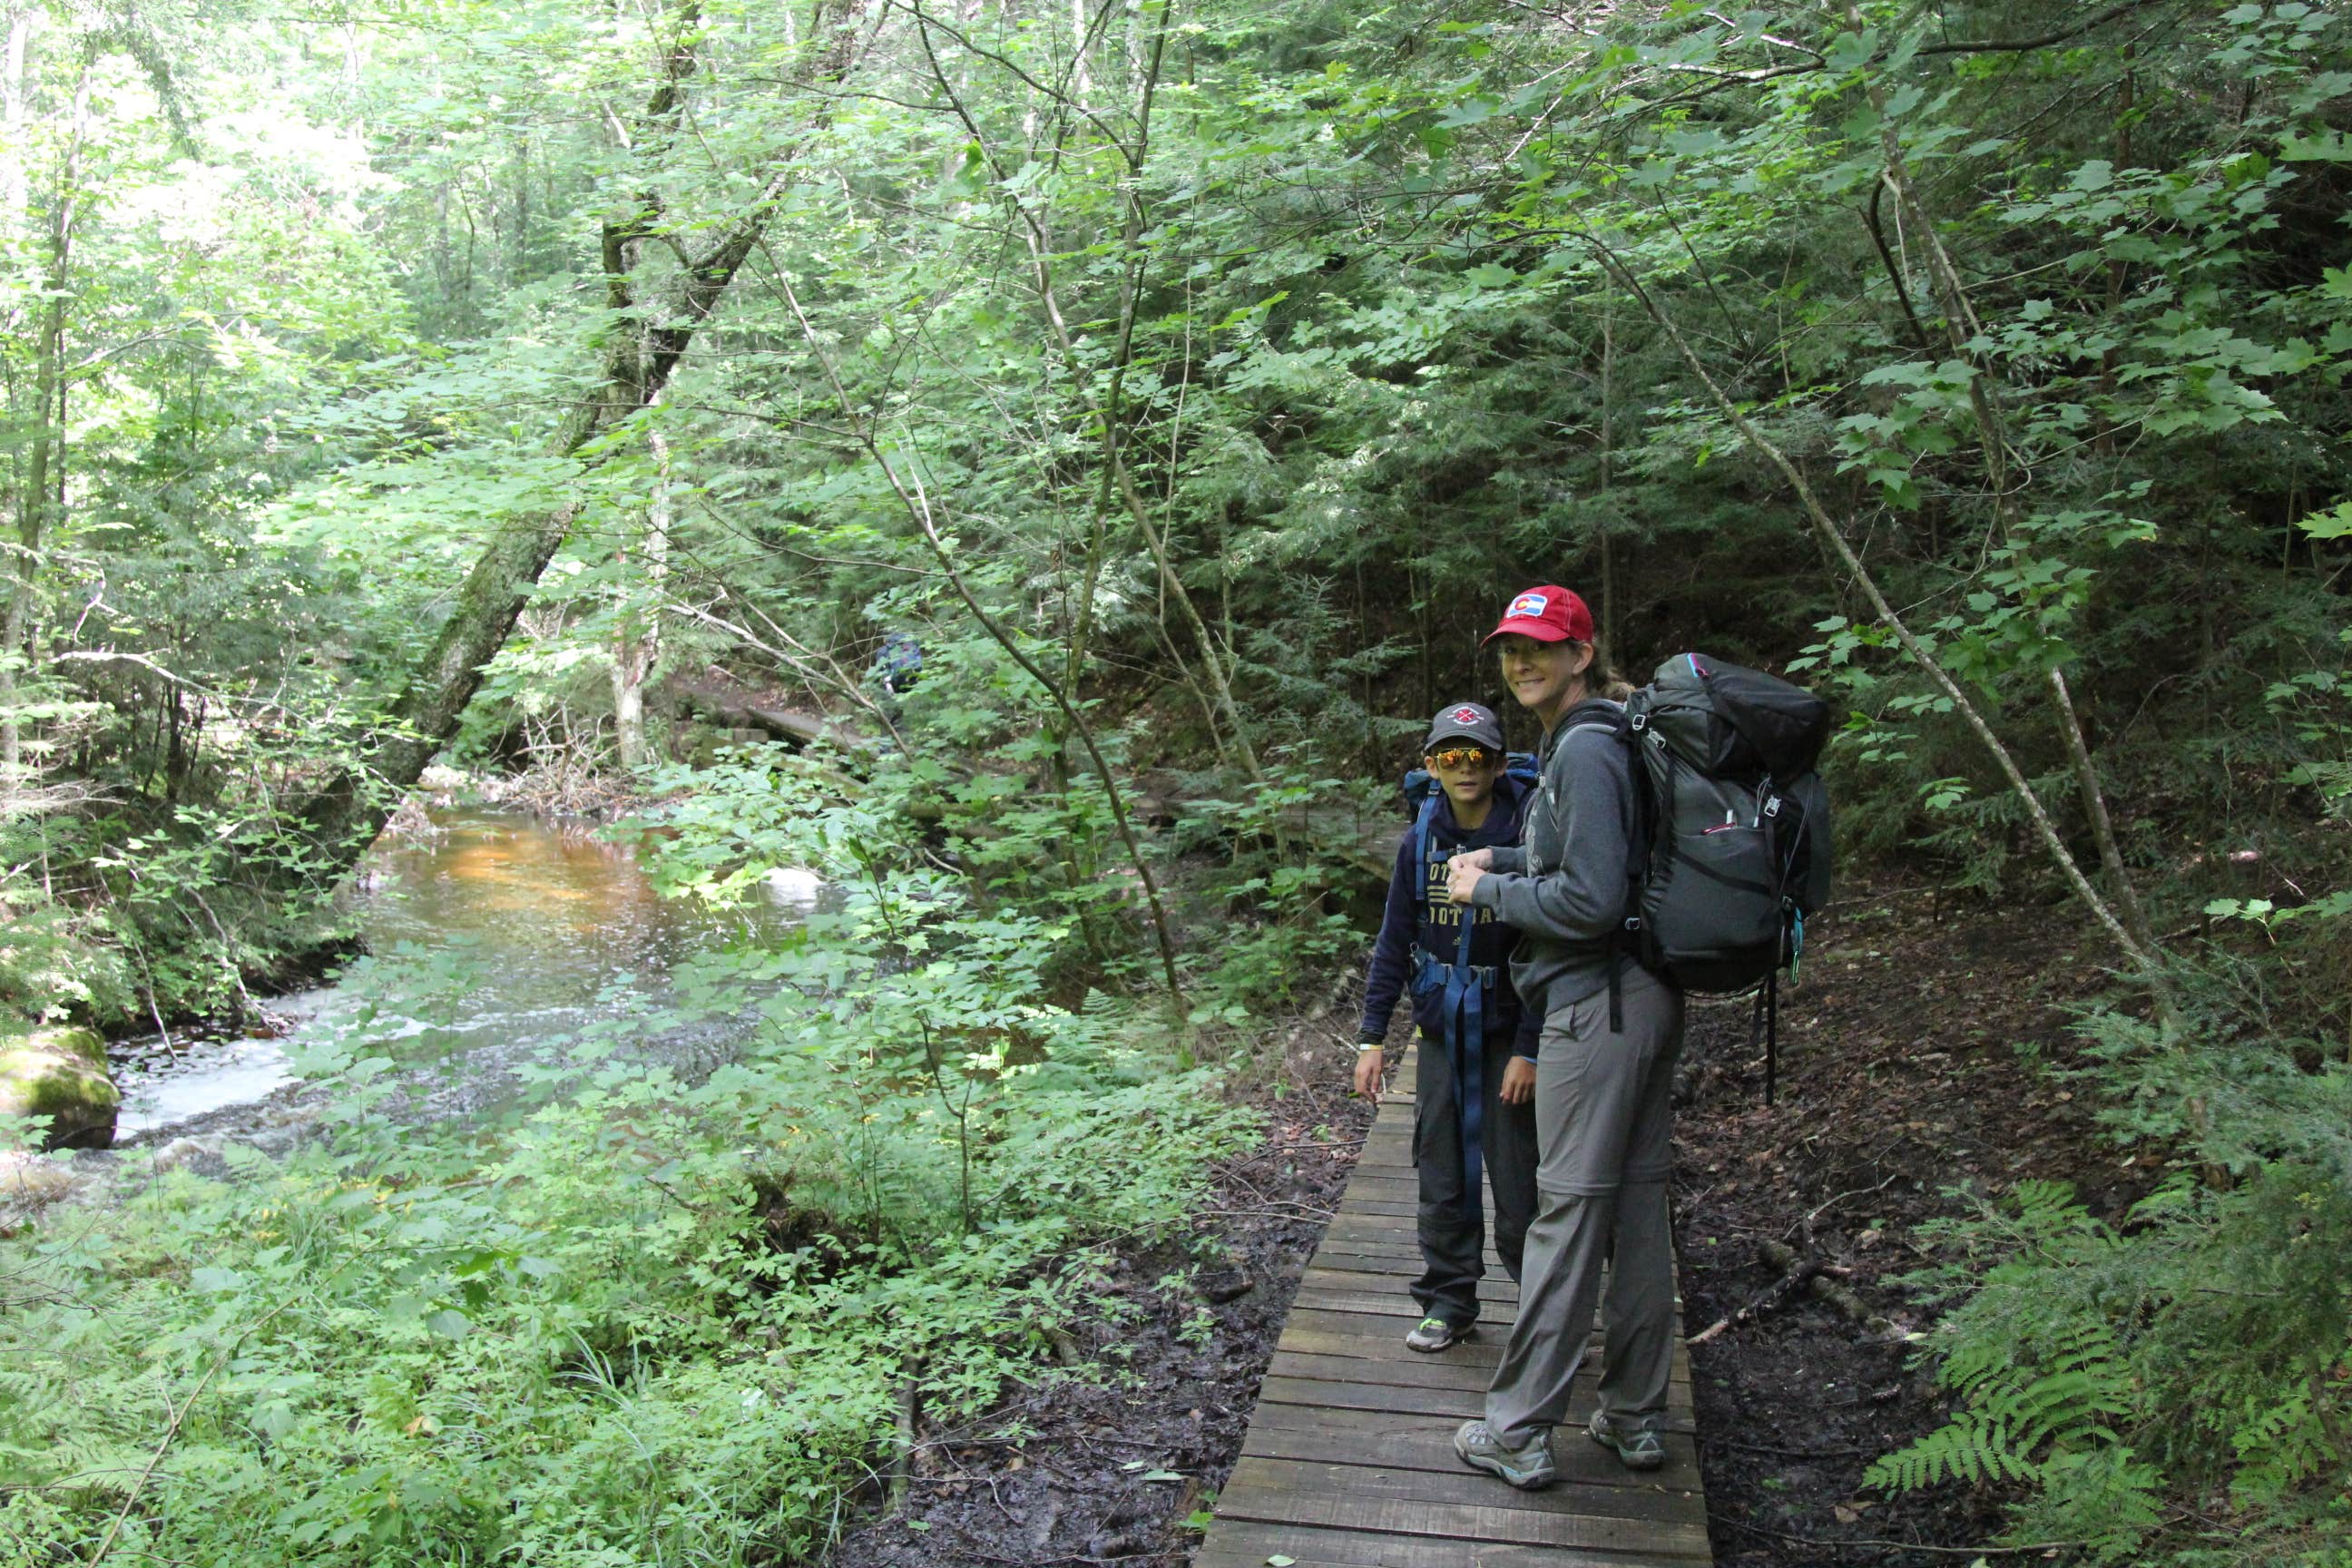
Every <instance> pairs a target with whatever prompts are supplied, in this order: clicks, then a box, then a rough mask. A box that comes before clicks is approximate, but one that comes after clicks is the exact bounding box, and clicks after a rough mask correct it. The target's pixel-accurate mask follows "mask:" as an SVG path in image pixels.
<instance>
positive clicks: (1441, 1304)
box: [1356, 702, 1536, 1352]
mask: <svg viewBox="0 0 2352 1568" xmlns="http://www.w3.org/2000/svg"><path fill="white" fill-rule="evenodd" d="M1422 762H1423V765H1425V766H1426V767H1427V768H1428V770H1429V773H1430V776H1431V778H1432V779H1433V781H1434V784H1435V785H1436V786H1437V787H1435V788H1433V789H1432V790H1431V792H1430V793H1429V795H1427V796H1425V797H1424V802H1423V809H1422V811H1421V812H1420V814H1419V816H1418V817H1417V819H1416V821H1415V824H1414V826H1412V827H1411V828H1408V829H1407V830H1406V831H1405V835H1404V841H1403V842H1402V843H1401V844H1399V845H1398V846H1397V853H1396V868H1395V870H1394V871H1393V872H1391V875H1390V877H1389V899H1388V908H1387V910H1386V911H1385V913H1384V914H1383V915H1382V917H1381V935H1380V941H1379V942H1378V943H1376V944H1375V945H1374V947H1373V949H1372V959H1371V966H1370V972H1369V973H1367V974H1366V976H1365V980H1364V1018H1363V1024H1362V1026H1361V1027H1360V1028H1359V1029H1358V1030H1357V1037H1358V1040H1359V1042H1360V1043H1359V1044H1358V1046H1357V1047H1356V1091H1357V1092H1358V1093H1359V1094H1363V1095H1368V1096H1369V1095H1377V1094H1379V1093H1380V1088H1381V1066H1382V1056H1381V1045H1382V1042H1383V1041H1384V1040H1385V1039H1386V1037H1387V1036H1388V1030H1389V1016H1390V1014H1391V1012H1393V1011H1394V1009H1395V1007H1396V1003H1397V997H1398V995H1399V994H1400V993H1401V992H1402V991H1403V990H1404V989H1405V988H1406V984H1407V982H1408V981H1410V983H1411V988H1412V1016H1413V1022H1414V1023H1415V1024H1416V1025H1418V1026H1420V1031H1421V1039H1422V1047H1421V1056H1420V1064H1419V1067H1418V1068H1417V1069H1416V1071H1415V1075H1414V1079H1413V1112H1412V1148H1413V1163H1414V1164H1415V1165H1416V1166H1417V1167H1418V1168H1419V1170H1420V1173H1421V1204H1420V1212H1419V1216H1418V1224H1417V1226H1416V1228H1417V1229H1418V1231H1419V1233H1420V1239H1421V1259H1422V1270H1421V1277H1420V1278H1419V1279H1415V1280H1414V1281H1413V1282H1412V1297H1413V1300H1415V1301H1417V1302H1419V1303H1420V1305H1421V1310H1422V1319H1421V1321H1420V1323H1419V1324H1417V1325H1416V1326H1415V1327H1414V1328H1413V1330H1412V1332H1410V1333H1408V1334H1407V1335H1405V1339H1404V1342H1405V1343H1406V1345H1408V1346H1409V1347H1411V1348H1412V1349H1413V1350H1416V1351H1427V1352H1435V1351H1442V1350H1444V1349H1445V1348H1447V1347H1448V1346H1450V1345H1452V1344H1454V1343H1455V1342H1458V1341H1461V1340H1463V1339H1465V1338H1466V1337H1468V1336H1469V1334H1470V1332H1471V1325H1472V1324H1474V1323H1475V1322H1476V1321H1477V1320H1478V1280H1479V1279H1480V1277H1481V1276H1482V1275H1483V1274H1484V1273H1485V1264H1484V1259H1485V1256H1486V1236H1485V1234H1484V1231H1485V1225H1484V1221H1483V1217H1482V1215H1481V1212H1480V1210H1481V1204H1480V1195H1481V1194H1480V1192H1479V1187H1480V1185H1481V1184H1480V1182H1479V1175H1478V1173H1479V1167H1480V1165H1481V1164H1483V1165H1484V1166H1485V1167H1486V1173H1487V1176H1488V1178H1489V1179H1490V1180H1491V1182H1492V1184H1493V1186H1494V1192H1495V1250H1496V1252H1497V1253H1498V1254H1500V1255H1501V1257H1502V1259H1503V1268H1505V1270H1506V1271H1507V1272H1508V1273H1509V1275H1510V1277H1511V1278H1512V1279H1514V1280H1517V1279H1518V1277H1519V1249H1520V1243H1521V1242H1522V1241H1523V1240H1524V1239H1525V1237H1526V1236H1527V1232H1528V1218H1529V1216H1530V1215H1533V1213H1534V1212H1535V1202H1536V1136H1535V1108H1534V1106H1533V1104H1532V1101H1533V1100H1534V1097H1535V1080H1536V1071H1535V1063H1534V1062H1533V1061H1532V1060H1530V1059H1528V1058H1532V1057H1533V1056H1534V1055H1535V1048H1536V1047H1535V1029H1534V1026H1533V1020H1532V1019H1530V1020H1528V1021H1527V1023H1526V1025H1525V1026H1522V1012H1521V1009H1520V1006H1519V999H1518V997H1517V994H1514V993H1513V992H1512V990H1511V986H1510V983H1509V979H1508V977H1507V974H1506V973H1505V971H1504V969H1503V964H1504V963H1505V961H1506V960H1507V959H1508V958H1509V956H1510V952H1511V943H1512V942H1513V941H1514V940H1515V939H1516V937H1517V933H1516V932H1514V931H1510V930H1508V929H1507V928H1506V927H1505V926H1504V925H1503V924H1502V922H1501V921H1497V920H1496V919H1495V918H1494V917H1493V916H1491V915H1482V914H1480V912H1479V911H1478V910H1473V909H1469V908H1466V907H1465V906H1463V905H1461V904H1457V903H1453V902H1451V901H1449V900H1447V898H1446V896H1445V865H1446V861H1447V860H1448V859H1449V858H1452V857H1453V856H1454V855H1455V854H1456V853H1458V852H1460V851H1463V850H1475V849H1481V848H1486V847H1493V846H1500V845H1506V844H1516V843H1517V842H1518V838H1519V820H1520V817H1521V815H1522V813H1523V811H1524V809H1525V806H1526V804H1527V796H1528V794H1529V793H1530V791H1529V789H1528V785H1527V784H1525V783H1524V782H1523V781H1521V780H1519V779H1515V778H1512V777H1511V776H1510V775H1509V774H1508V773H1506V772H1504V762H1505V756H1504V752H1503V727H1502V725H1501V724H1500V723H1499V722H1498V721H1496V718H1495V715H1494V714H1493V713H1492V712H1490V711H1488V710H1486V709H1484V708H1481V707H1479V706H1478V705H1477V704H1476V703H1475V702H1462V703H1456V704H1455V705H1454V706H1453V707H1450V708H1448V709H1446V710H1444V712H1442V713H1440V714H1438V716H1437V718H1436V719H1435V720H1434V721H1433V722H1432V723H1431V724H1430V726H1429V739H1428V740H1427V741H1425V742H1423V745H1422ZM1465 936H1466V937H1467V939H1468V940H1467V944H1466V949H1465V941H1464V939H1465ZM1515 1047H1516V1048H1515Z"/></svg>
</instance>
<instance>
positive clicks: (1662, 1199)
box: [1486, 963, 1683, 1448]
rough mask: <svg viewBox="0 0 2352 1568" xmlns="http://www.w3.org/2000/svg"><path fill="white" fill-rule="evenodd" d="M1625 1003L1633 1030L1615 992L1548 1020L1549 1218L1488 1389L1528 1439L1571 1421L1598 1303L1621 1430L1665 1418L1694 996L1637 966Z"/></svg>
mask: <svg viewBox="0 0 2352 1568" xmlns="http://www.w3.org/2000/svg"><path fill="white" fill-rule="evenodd" d="M1621 1004H1622V1005H1621V1014H1622V1018H1623V1021H1624V1027H1623V1029H1622V1031H1614V1030H1612V1029H1611V1028H1610V1026H1609V993H1608V991H1607V990H1606V989H1603V990H1601V991H1600V992H1597V993H1595V994H1592V995H1591V996H1588V997H1586V998H1585V999H1584V1000H1583V1001H1581V1002H1577V1003H1572V1004H1570V1005H1568V1006H1566V1007H1562V1008H1560V1009H1559V1010H1557V1011H1555V1012H1553V1013H1552V1014H1550V1015H1549V1016H1547V1017H1546V1018H1545V1019H1544V1028H1543V1047H1542V1057H1541V1059H1540V1060H1539V1061H1538V1063H1537V1064H1536V1141H1537V1145H1538V1149H1539V1150H1540V1152H1541V1160H1540V1162H1539V1163H1538V1165H1537V1167H1536V1186H1537V1189H1538V1197H1537V1203H1536V1217H1535V1223H1534V1224H1533V1225H1531V1226H1529V1227H1528V1241H1527V1253H1526V1258H1525V1260H1524V1262H1523V1263H1522V1265H1521V1271H1520V1279H1519V1316H1518V1321H1517V1322H1516V1323H1515V1324H1513V1325H1512V1328H1511V1337H1510V1341H1509V1342H1508V1343H1507V1344H1506V1345H1505V1346H1504V1348H1503V1359H1502V1363H1501V1364H1500V1365H1498V1366H1497V1367H1496V1369H1495V1377H1494V1381H1493V1382H1492V1383H1490V1384H1488V1385H1487V1388H1486V1426H1487V1427H1488V1429H1489V1430H1491V1431H1492V1432H1493V1433H1494V1435H1495V1436H1496V1438H1497V1439H1498V1440H1499V1441H1501V1442H1503V1443H1504V1444H1506V1445H1507V1446H1509V1447H1515V1448H1516V1447H1523V1446H1524V1445H1526V1444H1527V1443H1528V1442H1529V1441H1530V1440H1532V1439H1533V1438H1535V1437H1538V1436H1542V1435H1543V1434H1544V1432H1545V1431H1547V1430H1548V1429H1549V1428H1550V1427H1553V1426H1559V1425H1561V1424H1562V1423H1564V1422H1565V1421H1567V1420H1568V1418H1569V1405H1568V1399H1569V1386H1570V1384H1572V1383H1574V1382H1575V1380H1576V1373H1577V1369H1578V1368H1579V1366H1580V1365H1581V1363H1583V1360H1584V1349H1585V1344H1586V1342H1587V1341H1588V1340H1589V1339H1590V1338H1591V1332H1592V1311H1593V1308H1594V1307H1595V1306H1596V1305H1598V1306H1599V1307H1600V1308H1601V1318H1602V1330H1603V1336H1604V1340H1603V1342H1604V1349H1603V1350H1602V1352H1601V1409H1602V1410H1603V1411H1605V1412H1607V1413H1608V1414H1609V1415H1611V1416H1612V1417H1613V1418H1615V1419H1616V1421H1617V1422H1618V1424H1619V1425H1620V1426H1655V1425H1656V1424H1657V1422H1658V1420H1659V1418H1660V1417H1661V1416H1663V1415H1664V1413H1665V1408H1666V1383H1667V1379H1668V1377H1669V1375H1670V1374H1671V1373H1672V1371H1673V1367H1674V1352H1675V1346H1674V1330H1675V1267H1674V1234H1673V1231H1672V1229H1671V1227H1670V1226H1669V1225H1668V1221H1667V1212H1666V1178H1667V1176H1668V1174H1669V1173H1670V1172H1671V1171H1672V1169H1673V1164H1674V1146H1673V1134H1674V1100H1673V1090H1674V1077H1675V1053H1676V1052H1677V1051H1678V1050H1679V1049H1680V1048H1681V1046H1682V1037H1683V999H1682V994H1681V993H1680V992H1678V991H1675V989H1673V988H1672V987H1671V986H1668V985H1666V984H1664V983H1663V982H1661V981H1659V980H1658V979H1657V978H1656V977H1655V976H1654V975H1652V974H1651V973H1648V972H1647V971H1646V970H1643V969H1642V968H1641V967H1640V966H1639V965H1636V964H1633V963H1628V964H1626V965H1625V969H1624V974H1623V977H1622V982H1621ZM1612 1256H1613V1260H1612ZM1604 1264H1605V1265H1607V1275H1608V1290H1607V1294H1606V1296H1605V1298H1604V1296H1603V1294H1602V1289H1601V1279H1602V1268H1603V1266H1604Z"/></svg>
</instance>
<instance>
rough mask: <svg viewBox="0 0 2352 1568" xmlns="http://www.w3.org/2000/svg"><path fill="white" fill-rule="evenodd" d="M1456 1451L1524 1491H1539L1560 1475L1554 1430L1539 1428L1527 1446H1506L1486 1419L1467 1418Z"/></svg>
mask: <svg viewBox="0 0 2352 1568" xmlns="http://www.w3.org/2000/svg"><path fill="white" fill-rule="evenodd" d="M1454 1454H1455V1455H1456V1456H1457V1457H1458V1458H1460V1459H1461V1461H1462V1462H1463V1463H1464V1464H1465V1465H1467V1466H1469V1467H1470V1468H1472V1469H1474V1470H1484V1471H1486V1473H1487V1474H1488V1475H1490V1476H1500V1477H1501V1478H1502V1479H1505V1480H1507V1481H1508V1482H1510V1483H1511V1485H1513V1486H1515V1487H1517V1488H1518V1489H1520V1490H1521V1491H1523V1492H1531V1491H1538V1490H1540V1489H1543V1488H1545V1487H1548V1486H1549V1485H1551V1484H1552V1482H1553V1481H1555V1480H1557V1479H1559V1471H1558V1470H1556V1469H1554V1468H1552V1462H1551V1434H1550V1433H1549V1432H1538V1433H1537V1434H1536V1435H1535V1436H1534V1437H1533V1438H1531V1439H1530V1440H1529V1441H1528V1445H1527V1446H1526V1447H1523V1448H1506V1447H1503V1445H1502V1444H1501V1443H1500V1442H1498V1441H1496V1437H1495V1434H1494V1433H1492V1432H1490V1431H1488V1430H1487V1429H1486V1423H1485V1422H1484V1421H1465V1422H1464V1423H1463V1424H1462V1429H1461V1430H1460V1431H1459V1432H1456V1433H1454Z"/></svg>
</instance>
